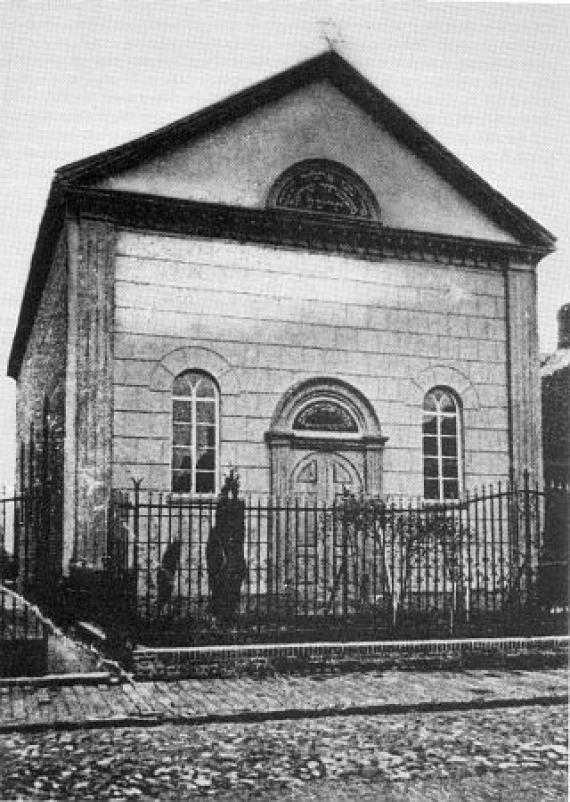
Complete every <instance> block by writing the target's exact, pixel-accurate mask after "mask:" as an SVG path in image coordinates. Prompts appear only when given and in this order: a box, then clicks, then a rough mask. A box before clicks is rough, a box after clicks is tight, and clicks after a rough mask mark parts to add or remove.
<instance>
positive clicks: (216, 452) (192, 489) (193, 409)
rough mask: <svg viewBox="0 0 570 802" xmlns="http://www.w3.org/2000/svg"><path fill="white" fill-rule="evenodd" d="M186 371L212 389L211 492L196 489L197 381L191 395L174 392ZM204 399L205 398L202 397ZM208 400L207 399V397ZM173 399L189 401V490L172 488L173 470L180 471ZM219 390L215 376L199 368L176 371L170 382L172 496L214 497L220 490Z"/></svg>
mask: <svg viewBox="0 0 570 802" xmlns="http://www.w3.org/2000/svg"><path fill="white" fill-rule="evenodd" d="M187 373H191V374H193V375H197V376H200V378H203V379H207V380H208V381H209V382H210V383H211V385H212V387H213V390H214V397H213V399H212V400H213V402H214V424H213V425H214V448H213V451H214V470H213V474H214V489H213V490H212V491H211V492H205V493H200V492H198V491H197V490H196V479H197V462H198V461H197V458H196V457H197V453H198V438H197V426H198V422H197V415H196V404H197V401H198V400H200V399H199V398H198V396H197V393H196V389H197V386H198V383H196V385H195V386H194V385H193V388H192V395H191V396H190V395H184V396H183V395H178V394H175V392H174V384H175V382H176V380H177V379H179V378H180V377H181V376H184V375H185V374H187ZM204 400H206V399H204ZM207 400H209V399H207ZM175 401H190V402H191V405H192V406H191V413H192V418H191V421H190V426H191V443H190V448H191V459H192V466H191V469H190V490H185V491H179V490H174V482H173V479H174V471H175V470H176V471H182V469H179V468H175V467H174V454H175V451H176V448H177V446H175V444H174V424H175V421H174V402H175ZM220 418H221V414H220V390H219V387H218V383H217V381H216V380H215V378H214V377H213V376H212V375H211V374H210V373H207V372H206V371H204V370H200V369H197V368H186V369H185V370H182V371H181V372H180V373H178V374H177V375H176V376H175V377H174V380H173V382H172V388H171V391H170V496H171V497H173V498H208V499H209V498H215V497H216V496H217V495H218V494H219V492H220ZM179 447H180V446H179Z"/></svg>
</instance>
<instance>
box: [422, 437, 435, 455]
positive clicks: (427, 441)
mask: <svg viewBox="0 0 570 802" xmlns="http://www.w3.org/2000/svg"><path fill="white" fill-rule="evenodd" d="M424 454H425V456H426V457H434V456H437V437H424Z"/></svg>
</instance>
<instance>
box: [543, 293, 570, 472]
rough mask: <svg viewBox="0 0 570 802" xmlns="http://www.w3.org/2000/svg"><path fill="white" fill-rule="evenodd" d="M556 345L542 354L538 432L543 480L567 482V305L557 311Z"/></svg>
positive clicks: (569, 374) (569, 391)
mask: <svg viewBox="0 0 570 802" xmlns="http://www.w3.org/2000/svg"><path fill="white" fill-rule="evenodd" d="M557 317H558V348H557V349H556V351H554V353H552V354H548V355H547V356H545V357H543V359H542V364H541V378H542V434H543V460H544V479H545V481H546V482H547V483H548V484H550V483H552V482H553V483H554V484H564V485H568V484H570V304H565V305H564V306H562V307H561V308H560V309H559V310H558V316H557Z"/></svg>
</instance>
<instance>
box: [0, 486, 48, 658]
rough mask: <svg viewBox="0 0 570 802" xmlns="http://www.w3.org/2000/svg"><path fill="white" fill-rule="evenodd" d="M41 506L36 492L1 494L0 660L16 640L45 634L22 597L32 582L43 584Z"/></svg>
mask: <svg viewBox="0 0 570 802" xmlns="http://www.w3.org/2000/svg"><path fill="white" fill-rule="evenodd" d="M41 509H42V498H41V496H39V495H38V496H36V495H33V494H22V495H18V494H13V495H7V494H6V493H5V492H3V493H2V494H1V495H0V643H1V647H0V648H1V649H2V660H0V664H1V663H2V662H3V660H4V658H5V657H6V655H7V654H8V653H9V652H11V651H14V649H16V650H17V649H19V648H20V647H19V644H23V643H25V642H26V641H43V640H44V639H45V638H46V637H47V632H46V629H45V626H44V624H43V622H42V621H41V620H40V619H39V618H38V616H36V615H34V613H33V611H32V608H31V606H30V604H28V603H27V602H26V599H25V596H26V594H27V593H28V591H29V590H30V588H31V587H32V586H33V585H35V586H38V585H40V583H41V584H46V583H45V581H44V580H45V577H44V576H43V575H42V573H41V569H39V568H38V565H39V563H41V562H42V561H41V560H40V559H39V557H40V552H41V548H42V543H43V542H44V540H45V538H46V535H47V533H46V531H45V528H44V527H43V526H42V521H43V516H42V514H41ZM10 659H11V658H10ZM0 673H1V672H0Z"/></svg>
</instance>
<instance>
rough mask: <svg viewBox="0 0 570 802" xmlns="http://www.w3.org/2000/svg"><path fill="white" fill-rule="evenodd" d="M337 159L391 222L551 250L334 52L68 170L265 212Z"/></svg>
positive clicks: (106, 182)
mask: <svg viewBox="0 0 570 802" xmlns="http://www.w3.org/2000/svg"><path fill="white" fill-rule="evenodd" d="M309 160H321V161H323V162H326V161H330V162H333V163H337V164H340V165H342V166H344V168H345V169H346V170H348V171H351V172H352V173H353V174H354V175H355V176H356V177H357V178H358V179H359V180H361V181H362V182H363V183H364V185H366V186H367V187H369V188H370V191H371V193H372V195H373V197H374V198H375V201H376V203H377V205H378V209H379V213H380V215H379V217H380V222H381V223H382V225H384V226H387V227H391V228H398V229H408V230H417V231H424V232H434V233H438V234H449V235H453V236H464V237H471V238H477V239H485V240H491V241H500V242H507V243H518V242H522V243H525V244H540V245H552V244H553V242H554V238H553V237H552V235H550V234H549V232H547V231H546V230H545V229H543V228H542V226H540V225H539V224H538V223H536V222H535V221H534V220H532V218H530V217H528V216H527V215H526V214H525V213H524V212H522V211H521V210H520V209H518V208H517V207H516V206H514V205H513V204H511V203H510V202H509V201H508V200H507V199H506V198H504V197H503V196H501V195H500V194H499V193H498V192H496V191H495V190H493V189H492V188H491V187H490V186H489V185H488V184H486V183H485V182H484V181H483V180H482V179H480V178H479V177H478V176H476V175H475V174H474V173H473V172H472V171H470V170H469V169H468V168H467V167H465V165H463V164H462V163H461V162H460V161H459V160H458V159H456V158H455V157H454V156H453V155H452V154H451V153H449V151H447V150H446V149H445V148H443V146H441V145H440V144H439V143H438V142H437V141H436V140H435V139H433V137H431V136H430V135H429V134H428V133H427V132H426V131H424V130H423V129H422V128H421V127H420V126H419V125H418V124H417V123H415V122H414V121H413V120H412V119H411V118H410V117H409V116H408V115H407V114H406V113H405V112H403V111H402V110H401V109H399V108H398V107H397V106H396V105H395V104H394V103H392V101H390V100H389V99H388V98H386V97H385V96H384V95H383V94H382V93H381V92H379V91H378V90H377V89H376V88H375V87H374V86H372V84H370V83H369V82H368V81H367V80H366V79H365V78H363V76H362V75H360V73H358V72H357V71H356V70H355V69H354V68H353V67H352V66H351V65H350V64H348V63H347V62H346V61H345V60H344V59H342V58H341V57H340V56H339V55H338V54H336V53H334V52H327V53H324V54H323V55H321V56H318V57H316V58H314V59H311V60H309V61H307V62H303V63H302V64H300V65H298V66H297V67H293V68H292V69H290V70H288V71H286V72H284V73H281V74H280V75H277V76H274V77H273V78H270V79H268V80H267V81H264V82H262V83H261V84H257V85H256V86H254V87H251V88H250V89H247V90H245V91H244V92H242V93H239V94H238V95H235V96H233V97H231V98H229V99H227V100H225V101H221V102H220V103H217V104H215V105H214V106H211V107H209V108H208V109H205V110H204V111H202V112H199V113H197V114H194V115H191V116H190V117H187V118H185V119H183V120H180V121H178V122H176V123H173V124H172V125H170V126H166V127H165V128H163V129H160V130H159V131H156V132H153V133H151V134H149V135H148V136H146V137H142V138H141V139H139V140H135V141H134V142H131V143H127V144H126V145H123V146H121V147H119V148H115V149H113V150H111V151H107V152H105V153H102V154H99V155H97V156H94V157H90V158H88V159H85V160H83V161H81V162H77V163H75V164H72V165H68V166H67V167H64V168H62V169H61V170H59V171H58V178H59V179H60V180H63V181H65V182H66V183H73V184H76V185H82V186H85V185H88V186H91V187H97V188H100V189H105V190H122V191H128V192H134V193H144V194H149V195H154V196H163V197H172V198H176V199H178V200H180V199H182V200H191V201H200V202H205V203H214V204H224V205H229V206H241V207H250V208H257V209H259V208H264V207H265V206H266V205H267V203H268V199H270V198H271V196H272V190H273V188H274V186H275V183H276V182H277V181H278V180H279V179H280V177H281V176H282V175H283V174H284V173H285V172H286V171H287V170H291V168H292V167H294V165H296V164H298V163H300V162H303V161H309Z"/></svg>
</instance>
